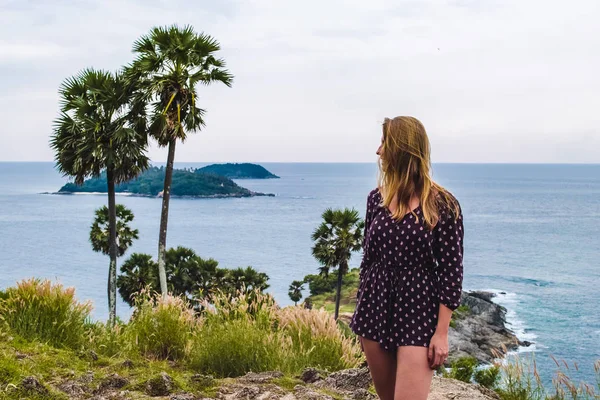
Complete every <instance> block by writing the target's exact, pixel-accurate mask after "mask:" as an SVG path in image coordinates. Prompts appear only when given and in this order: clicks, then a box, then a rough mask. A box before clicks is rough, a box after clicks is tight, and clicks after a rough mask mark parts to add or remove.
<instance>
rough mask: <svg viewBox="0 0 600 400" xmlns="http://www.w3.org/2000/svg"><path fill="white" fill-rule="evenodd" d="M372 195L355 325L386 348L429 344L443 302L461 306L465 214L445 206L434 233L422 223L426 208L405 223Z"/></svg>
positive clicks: (408, 216)
mask: <svg viewBox="0 0 600 400" xmlns="http://www.w3.org/2000/svg"><path fill="white" fill-rule="evenodd" d="M381 202H382V197H381V194H380V193H379V190H378V189H375V190H373V191H372V192H371V193H369V197H368V200H367V214H366V218H365V238H364V244H363V250H364V255H363V260H362V264H361V267H360V284H359V289H358V294H357V304H356V310H355V311H354V315H353V316H352V321H351V323H350V327H351V329H352V331H353V332H354V333H356V334H357V335H359V336H362V337H364V338H366V339H371V340H374V341H378V342H379V343H380V344H381V345H382V346H383V348H384V349H386V350H389V351H396V349H397V348H398V347H399V346H425V347H427V346H429V341H430V340H431V337H432V336H433V333H434V332H435V328H436V324H437V320H438V311H439V304H440V303H442V304H444V305H445V306H447V307H448V308H450V309H452V310H455V309H456V308H457V307H458V306H459V305H460V294H461V290H462V278H463V266H462V256H463V221H462V213H461V214H459V215H458V219H455V217H454V215H453V214H452V212H450V210H448V209H445V208H440V210H439V213H440V214H439V221H438V223H437V225H436V226H435V227H434V229H433V231H430V230H428V229H427V228H426V227H425V226H424V225H423V223H422V222H423V220H422V215H423V212H422V210H421V206H419V207H417V208H416V209H415V210H414V213H415V214H416V215H417V218H415V216H414V215H412V214H411V213H409V214H407V215H405V216H404V217H403V218H402V219H401V220H400V221H396V220H394V218H393V217H392V214H391V212H390V211H389V210H388V209H387V207H382V206H381Z"/></svg>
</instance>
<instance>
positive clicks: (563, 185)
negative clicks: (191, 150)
mask: <svg viewBox="0 0 600 400" xmlns="http://www.w3.org/2000/svg"><path fill="white" fill-rule="evenodd" d="M202 165H205V164H201V163H197V164H191V163H180V164H177V166H176V167H190V166H194V167H199V166H202ZM263 165H264V166H265V167H266V168H268V169H269V170H270V171H272V172H273V173H275V174H277V175H279V176H281V178H282V179H278V180H244V181H240V182H239V183H240V184H241V185H242V186H245V187H248V188H250V189H252V190H257V191H263V192H269V193H275V194H276V197H257V198H249V199H210V200H184V199H174V200H172V202H171V212H170V217H169V233H168V245H169V246H177V245H181V246H187V247H191V248H193V249H194V250H196V251H197V253H198V254H199V255H201V256H203V257H212V258H214V259H216V260H218V261H219V263H220V265H221V266H223V267H229V268H232V267H245V266H248V265H251V266H253V267H255V268H256V269H258V270H260V271H263V272H266V273H267V274H268V275H269V276H270V285H271V287H270V289H269V291H270V292H271V293H273V294H274V296H275V298H276V299H277V301H278V302H279V303H280V304H282V305H288V304H291V301H290V300H289V298H288V297H287V290H288V286H289V284H290V282H291V281H292V280H295V279H301V278H302V277H304V276H305V275H306V274H309V273H314V272H315V271H317V267H318V265H317V263H316V261H315V260H314V259H313V258H312V257H311V240H310V235H311V233H312V231H313V230H314V229H315V228H316V226H317V225H318V224H319V222H320V216H321V213H322V212H323V210H324V209H326V208H327V207H354V208H356V209H358V210H359V211H360V212H361V213H364V210H365V205H366V196H367V194H368V192H369V191H370V190H371V189H372V188H374V187H375V185H376V183H375V182H376V176H377V168H376V165H375V164H269V163H265V164H263ZM434 177H435V179H436V180H437V181H438V182H440V183H441V184H442V185H444V186H446V187H447V188H448V189H450V190H451V191H452V192H453V193H454V194H455V196H456V197H457V198H458V199H459V201H460V202H461V205H462V208H463V213H464V218H465V280H464V286H465V289H467V290H469V289H485V290H493V291H495V292H497V293H500V292H504V293H505V294H500V295H499V296H498V298H497V301H498V302H500V303H501V304H503V305H505V306H506V307H507V308H508V310H509V311H508V316H509V321H510V322H511V327H512V329H514V330H515V331H516V332H517V333H518V335H519V336H520V337H521V338H522V339H526V340H530V341H534V342H535V345H534V346H532V347H531V348H529V349H523V351H532V350H535V357H536V361H537V364H538V367H539V369H540V370H541V372H542V376H543V377H544V378H545V380H546V381H548V380H549V379H550V377H551V375H552V373H553V372H554V371H555V369H556V366H555V364H554V362H553V361H552V360H551V359H550V357H549V356H550V355H553V356H555V357H556V358H559V359H564V360H566V361H567V362H569V363H572V362H577V363H578V365H579V369H580V372H579V373H576V375H575V377H576V378H583V379H588V380H592V379H593V363H594V361H595V360H597V359H600V347H599V346H598V344H599V343H600V312H599V311H598V310H600V290H598V287H599V286H600V229H599V227H600V165H516V164H508V165H502V164H487V165H484V164H436V165H434ZM66 181H67V180H66V179H65V178H63V177H61V176H60V175H59V174H58V173H56V172H55V170H54V168H53V164H52V163H0V235H1V236H0V237H1V239H0V271H1V272H2V273H1V274H0V288H5V287H7V286H11V285H14V284H15V282H17V281H18V280H21V279H24V278H28V277H32V276H36V277H41V278H50V279H56V280H59V281H60V282H62V283H63V284H65V285H68V286H74V287H75V288H76V290H77V291H76V293H77V296H78V298H79V299H81V300H91V301H92V302H93V304H94V318H97V319H105V318H106V317H107V304H106V303H107V301H106V279H107V270H108V260H107V258H106V257H104V256H102V255H100V254H97V253H94V252H93V251H92V249H91V246H90V244H89V242H88V233H89V227H90V225H91V223H92V219H93V212H94V210H95V209H96V208H97V207H99V206H101V205H104V204H105V203H106V198H105V196H101V195H74V196H57V195H43V194H40V193H41V192H53V191H56V190H58V189H59V188H60V186H61V185H62V184H64V183H65V182H66ZM117 201H118V202H119V203H123V204H125V205H126V206H127V207H129V208H131V209H132V210H133V212H134V213H135V220H134V222H133V226H134V227H135V228H137V229H139V231H140V239H139V240H138V241H136V242H135V243H134V245H133V247H132V248H131V249H130V250H129V253H128V254H131V253H132V252H145V253H149V254H153V255H154V254H155V253H156V251H157V245H156V242H157V239H158V224H159V216H160V204H161V202H160V199H151V198H137V197H128V196H119V197H118V199H117ZM359 263H360V256H359V255H357V256H355V257H353V259H352V260H351V265H352V266H358V264H359ZM130 311H131V310H130V309H129V308H128V307H127V305H125V304H124V303H123V302H119V304H118V313H119V315H120V316H121V317H122V318H125V319H126V318H128V317H129V315H130Z"/></svg>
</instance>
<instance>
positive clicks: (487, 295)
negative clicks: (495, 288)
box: [468, 290, 496, 303]
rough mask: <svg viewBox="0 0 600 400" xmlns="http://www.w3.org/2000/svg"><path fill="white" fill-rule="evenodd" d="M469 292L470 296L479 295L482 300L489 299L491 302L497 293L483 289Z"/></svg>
mask: <svg viewBox="0 0 600 400" xmlns="http://www.w3.org/2000/svg"><path fill="white" fill-rule="evenodd" d="M468 294H469V295H470V296H473V297H477V298H479V299H481V300H485V301H487V302H489V303H491V302H492V298H494V297H496V293H493V292H486V291H483V290H473V291H471V292H469V293H468Z"/></svg>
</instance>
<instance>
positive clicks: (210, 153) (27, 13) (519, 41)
mask: <svg viewBox="0 0 600 400" xmlns="http://www.w3.org/2000/svg"><path fill="white" fill-rule="evenodd" d="M599 20H600V1H598V0H572V1H569V2H566V1H564V0H560V1H557V0H396V1H383V0H369V1H364V0H360V1H358V0H303V1H287V0H212V1H208V0H197V1H189V0H188V1H180V0H169V1H162V0H104V1H99V0H98V1H94V0H69V1H61V0H44V1H42V0H15V1H13V0H0V121H2V125H0V160H1V161H52V160H53V158H54V155H53V153H52V151H51V149H50V148H49V146H48V142H49V138H50V136H51V134H52V121H53V120H54V119H55V118H56V117H57V112H58V95H57V89H58V87H59V85H60V84H61V82H62V81H63V80H64V79H65V78H67V77H69V76H71V75H74V74H76V73H77V72H78V71H80V70H81V69H83V68H86V67H95V68H102V69H108V70H117V69H118V68H119V67H120V66H121V65H123V64H127V63H128V62H130V61H131V60H132V59H133V55H132V53H131V46H132V43H133V41H134V40H135V39H136V38H138V37H139V36H141V35H143V34H145V33H147V32H148V31H149V29H150V28H151V27H153V26H159V25H170V24H179V25H185V24H191V25H193V26H194V28H195V29H196V30H197V31H198V32H204V33H207V34H209V35H212V36H213V37H215V38H216V39H217V40H218V41H219V42H220V43H221V47H222V50H221V51H220V52H219V56H220V57H222V58H224V59H225V60H226V62H227V68H228V69H229V71H230V72H231V73H232V74H233V75H234V76H235V80H234V83H233V86H232V87H231V88H227V87H225V86H224V85H214V86H211V87H207V88H204V87H203V88H201V94H200V99H199V102H200V106H201V107H202V108H204V109H206V111H207V114H206V117H205V120H206V123H207V125H206V127H205V128H204V129H203V130H202V131H200V132H196V133H194V134H192V135H190V137H189V139H188V140H187V141H186V142H185V143H184V144H181V145H179V146H178V148H177V154H176V160H177V161H186V162H194V161H198V162H243V161H254V162H268V161H272V162H372V161H374V160H375V159H376V156H375V151H376V149H377V146H378V142H379V140H380V137H381V123H382V122H383V119H384V118H385V117H394V116H397V115H412V116H415V117H417V118H418V119H420V120H421V121H422V122H423V124H424V125H425V127H426V129H427V132H428V134H429V138H430V141H431V145H432V161H433V162H468V163H471V162H526V163H600V75H599V71H600V50H599V49H600V23H598V21H599ZM149 154H150V157H151V159H152V160H154V161H164V160H165V159H166V151H165V150H164V149H159V148H157V147H156V146H155V145H152V146H151V148H150V149H149Z"/></svg>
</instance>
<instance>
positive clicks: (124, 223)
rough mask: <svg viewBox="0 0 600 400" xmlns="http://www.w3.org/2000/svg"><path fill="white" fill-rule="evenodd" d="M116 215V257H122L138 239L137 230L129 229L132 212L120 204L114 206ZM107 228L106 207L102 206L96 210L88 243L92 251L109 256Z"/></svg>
mask: <svg viewBox="0 0 600 400" xmlns="http://www.w3.org/2000/svg"><path fill="white" fill-rule="evenodd" d="M116 214H117V256H119V257H122V256H123V255H124V254H125V252H126V251H127V249H128V248H129V247H130V246H131V244H132V243H133V241H134V240H135V239H138V230H137V229H131V227H130V226H129V223H130V222H131V221H133V212H131V210H130V209H128V208H127V207H125V206H124V205H122V204H117V205H116ZM108 237H109V227H108V207H106V206H103V207H100V208H99V209H97V210H96V218H95V219H94V223H93V224H92V227H91V229H90V242H91V243H92V248H93V249H94V251H97V252H102V254H105V255H108V254H109V242H108Z"/></svg>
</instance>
